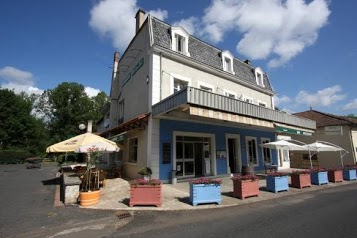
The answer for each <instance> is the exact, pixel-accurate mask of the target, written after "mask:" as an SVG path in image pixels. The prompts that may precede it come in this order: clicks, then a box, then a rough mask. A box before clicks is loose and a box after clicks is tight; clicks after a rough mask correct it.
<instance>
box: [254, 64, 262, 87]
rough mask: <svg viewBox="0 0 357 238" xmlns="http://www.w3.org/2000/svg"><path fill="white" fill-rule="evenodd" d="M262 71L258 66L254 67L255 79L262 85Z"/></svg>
mask: <svg viewBox="0 0 357 238" xmlns="http://www.w3.org/2000/svg"><path fill="white" fill-rule="evenodd" d="M263 75H264V74H263V71H262V70H261V69H260V68H259V67H258V68H256V69H255V79H256V82H257V84H258V85H259V86H262V87H264V77H263Z"/></svg>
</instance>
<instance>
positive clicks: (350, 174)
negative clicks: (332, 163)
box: [343, 169, 357, 181]
mask: <svg viewBox="0 0 357 238" xmlns="http://www.w3.org/2000/svg"><path fill="white" fill-rule="evenodd" d="M343 179H344V180H349V181H351V180H357V176H356V169H344V170H343Z"/></svg>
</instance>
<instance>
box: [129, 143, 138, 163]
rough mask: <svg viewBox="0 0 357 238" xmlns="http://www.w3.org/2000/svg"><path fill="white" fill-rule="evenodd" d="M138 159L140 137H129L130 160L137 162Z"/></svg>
mask: <svg viewBox="0 0 357 238" xmlns="http://www.w3.org/2000/svg"><path fill="white" fill-rule="evenodd" d="M137 161H138V138H130V139H129V162H130V163H136V162H137Z"/></svg>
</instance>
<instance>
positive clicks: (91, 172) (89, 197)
mask: <svg viewBox="0 0 357 238" xmlns="http://www.w3.org/2000/svg"><path fill="white" fill-rule="evenodd" d="M102 154H103V153H102V152H100V151H99V150H98V148H97V147H95V146H93V147H92V148H89V149H88V153H87V167H86V171H85V172H84V173H83V175H81V176H80V178H81V181H82V182H81V186H80V192H79V200H80V205H81V206H91V205H94V204H97V203H98V202H99V197H100V170H99V169H98V168H96V165H97V163H98V160H99V158H100V157H101V156H102Z"/></svg>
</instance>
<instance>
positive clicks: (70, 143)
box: [46, 132, 119, 153]
mask: <svg viewBox="0 0 357 238" xmlns="http://www.w3.org/2000/svg"><path fill="white" fill-rule="evenodd" d="M93 147H94V148H95V149H96V150H98V151H102V152H114V151H119V147H118V146H117V144H116V143H115V142H114V141H111V140H108V139H106V138H104V137H101V136H97V135H95V134H92V133H90V132H87V133H84V134H81V135H78V136H75V137H72V138H70V139H68V140H65V141H61V142H59V143H57V144H54V145H51V146H49V147H47V149H46V152H47V153H50V152H79V153H86V152H89V151H88V149H89V148H90V149H93Z"/></svg>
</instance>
